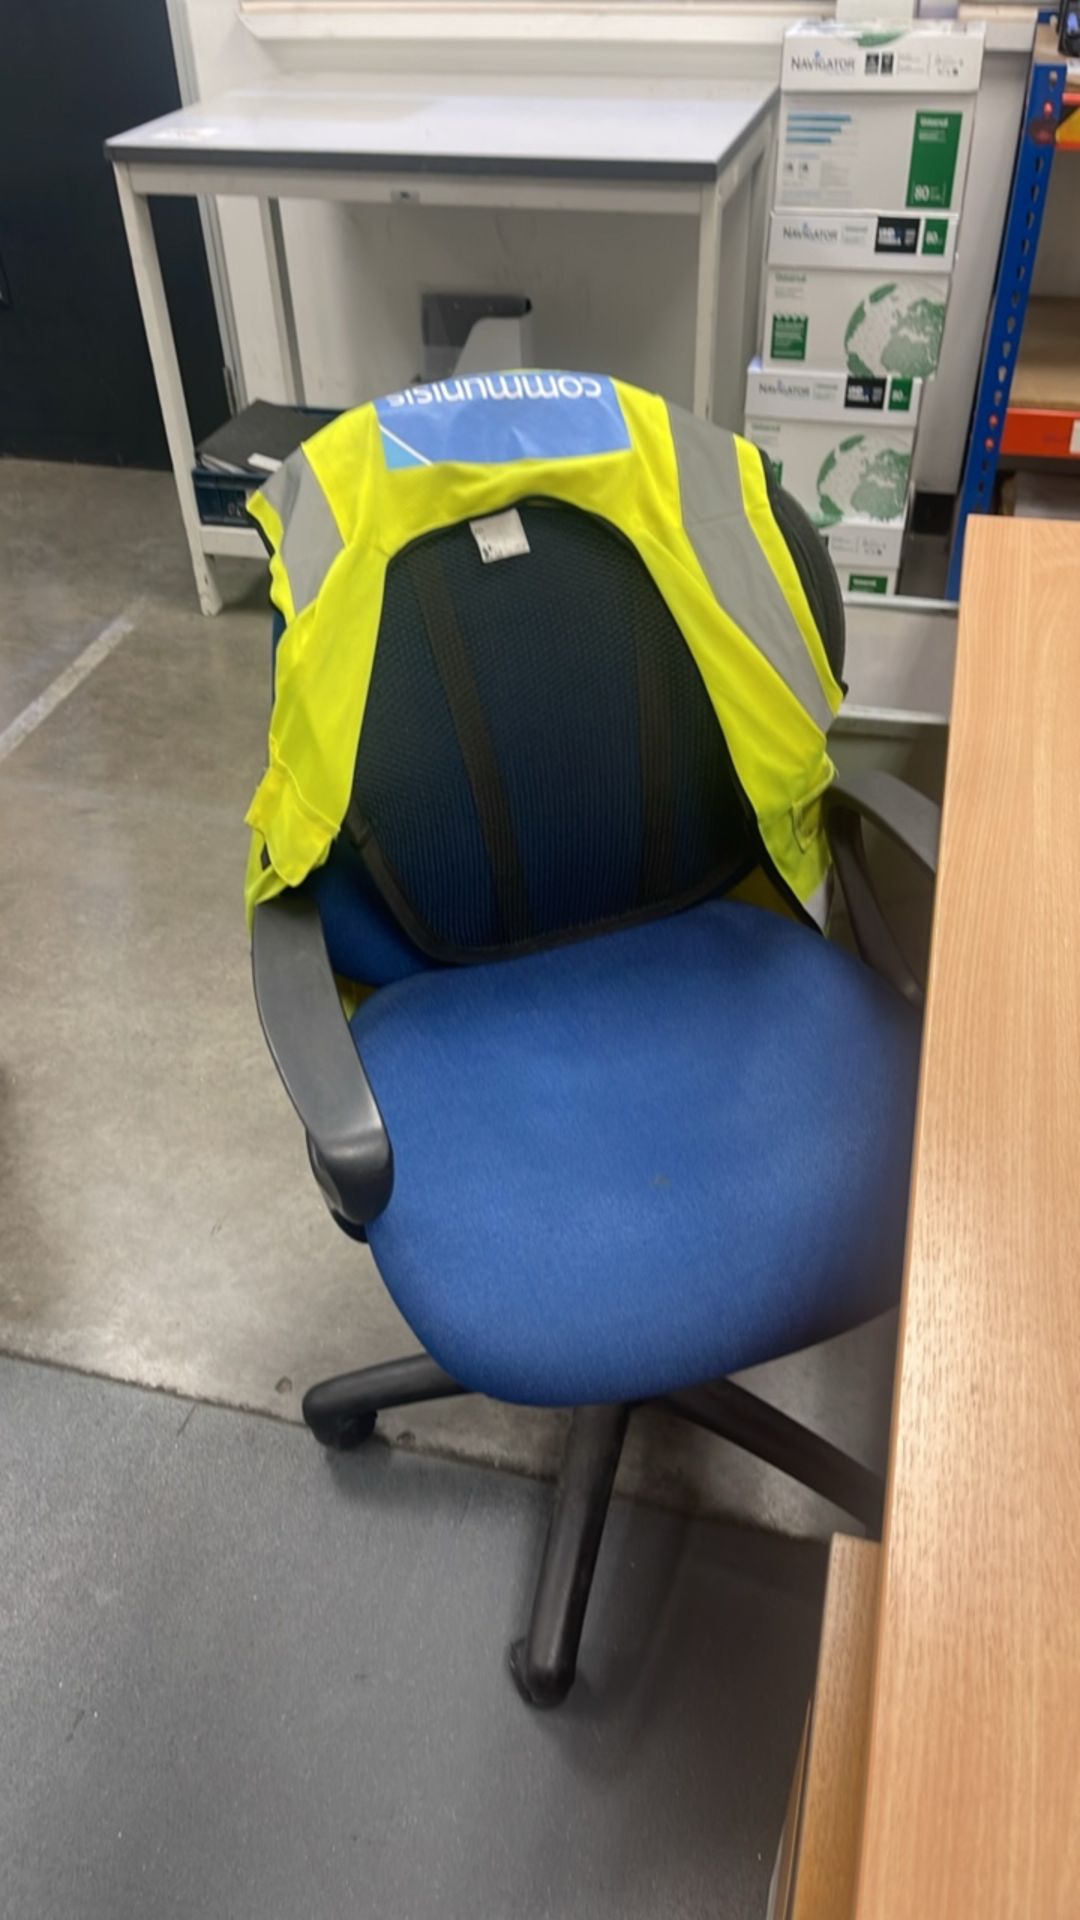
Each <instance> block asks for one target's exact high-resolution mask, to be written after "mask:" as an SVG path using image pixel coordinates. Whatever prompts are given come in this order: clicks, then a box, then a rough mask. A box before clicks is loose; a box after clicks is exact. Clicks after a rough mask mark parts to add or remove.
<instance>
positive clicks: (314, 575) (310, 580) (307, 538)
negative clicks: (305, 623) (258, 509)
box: [262, 447, 345, 613]
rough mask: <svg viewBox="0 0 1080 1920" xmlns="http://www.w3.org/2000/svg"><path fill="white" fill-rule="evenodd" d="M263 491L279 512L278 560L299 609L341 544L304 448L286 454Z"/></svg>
mask: <svg viewBox="0 0 1080 1920" xmlns="http://www.w3.org/2000/svg"><path fill="white" fill-rule="evenodd" d="M262 493H263V496H264V498H265V499H267V500H269V502H270V505H271V506H272V507H274V508H276V510H277V512H278V513H279V514H280V515H281V524H282V527H283V528H284V533H283V536H282V541H281V558H282V560H283V561H284V563H285V571H286V573H287V574H288V576H289V588H290V591H291V593H292V599H293V606H294V607H295V608H296V611H297V613H299V612H300V609H301V607H306V606H307V605H308V603H309V602H310V601H312V600H314V598H315V596H316V594H317V593H318V591H319V588H320V587H321V586H322V583H323V581H324V580H325V579H326V576H327V574H328V573H329V571H330V568H331V566H332V565H333V563H334V561H335V560H336V559H337V556H338V554H339V553H340V552H341V550H342V548H343V547H344V545H345V542H344V540H343V539H342V537H341V535H340V533H339V532H338V525H337V521H336V520H335V519H334V516H333V513H332V512H331V510H330V502H329V500H328V499H327V497H326V495H325V493H324V492H323V490H322V488H321V486H320V485H319V482H318V481H317V480H316V478H315V475H314V472H313V471H312V469H311V467H310V466H309V465H308V460H307V455H306V454H305V453H304V450H303V448H302V447H298V448H297V450H296V452H295V453H290V455H289V458H288V459H287V460H286V462H285V464H284V466H281V467H279V468H278V470H277V472H276V473H275V474H272V475H271V477H270V479H269V480H268V481H267V482H266V485H265V486H264V487H263V488H262Z"/></svg>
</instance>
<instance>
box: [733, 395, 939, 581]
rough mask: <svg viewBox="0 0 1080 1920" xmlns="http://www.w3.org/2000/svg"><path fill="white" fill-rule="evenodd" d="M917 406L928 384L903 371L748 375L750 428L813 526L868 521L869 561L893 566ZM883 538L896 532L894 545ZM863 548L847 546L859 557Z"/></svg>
mask: <svg viewBox="0 0 1080 1920" xmlns="http://www.w3.org/2000/svg"><path fill="white" fill-rule="evenodd" d="M921 402H922V382H921V381H919V380H909V379H906V378H904V377H903V376H893V377H891V378H875V379H865V378H856V377H853V376H851V375H845V374H842V373H828V372H824V373H822V372H800V371H798V370H796V371H794V372H791V373H789V372H787V371H785V372H782V373H773V372H770V371H769V370H768V369H766V368H763V367H761V366H760V365H758V364H757V363H755V364H753V365H751V367H750V369H749V371H748V373H747V379H746V425H745V434H746V438H747V439H748V440H752V441H753V442H754V444H755V446H758V447H760V448H761V449H762V451H763V452H764V453H767V454H768V456H769V458H770V460H771V461H772V462H773V465H774V466H775V467H776V469H777V472H778V474H779V478H780V481H781V484H782V485H783V486H784V487H785V488H786V489H787V491H788V492H789V493H791V494H793V495H794V496H795V499H796V500H798V501H799V502H800V503H801V505H802V506H804V507H805V508H806V511H807V513H808V514H809V515H810V517H811V519H812V520H813V521H814V524H815V525H816V526H818V527H820V528H823V529H827V528H832V527H837V526H838V525H839V524H840V523H842V522H850V521H861V522H866V523H869V524H868V526H867V531H868V533H874V534H876V535H877V536H878V538H877V540H876V542H875V543H873V545H872V548H871V547H868V548H867V549H866V557H867V558H876V559H877V560H878V562H879V563H880V565H881V566H882V567H884V566H885V565H886V564H888V565H891V566H893V567H895V566H898V565H899V557H900V550H899V539H900V537H901V536H902V534H903V529H904V523H905V519H906V514H907V497H908V488H909V483H910V477H911V458H912V453H913V451H914V447H915V428H916V425H917V423H918V418H919V407H920V405H921ZM883 534H886V535H889V536H895V538H893V540H892V544H891V545H890V544H889V540H888V539H886V542H885V544H884V546H883V545H882V541H881V536H882V535H883ZM860 552H861V549H858V548H855V549H850V548H849V554H850V557H851V559H852V560H853V562H854V561H857V560H858V559H859V557H860ZM886 554H888V555H891V558H890V559H889V560H886V559H885V557H884V556H885V555H886Z"/></svg>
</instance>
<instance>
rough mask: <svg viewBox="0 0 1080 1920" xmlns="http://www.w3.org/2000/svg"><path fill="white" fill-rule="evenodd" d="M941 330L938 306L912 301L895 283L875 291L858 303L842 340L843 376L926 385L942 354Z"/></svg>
mask: <svg viewBox="0 0 1080 1920" xmlns="http://www.w3.org/2000/svg"><path fill="white" fill-rule="evenodd" d="M944 325H945V305H944V302H943V301H940V300H931V299H928V298H927V296H926V295H925V294H921V295H919V296H918V297H917V298H916V299H914V300H912V299H910V298H907V297H905V296H904V295H903V293H902V292H901V290H900V289H899V288H898V287H897V285H896V283H895V282H894V281H891V282H887V283H886V285H885V286H883V287H875V288H874V291H873V293H871V294H868V295H867V297H866V299H865V300H860V301H859V304H858V306H857V307H856V309H855V311H854V313H853V314H852V316H851V319H850V320H849V321H848V325H847V332H846V333H845V335H844V351H845V353H846V355H847V364H848V372H849V373H854V374H858V375H860V376H861V377H862V378H863V379H873V378H875V377H879V376H880V375H882V374H886V373H903V374H907V376H908V377H909V378H910V379H917V380H925V379H927V378H928V377H929V375H930V374H932V373H933V371H934V369H935V367H936V366H937V363H938V357H939V355H940V353H941V334H942V329H943V327H944Z"/></svg>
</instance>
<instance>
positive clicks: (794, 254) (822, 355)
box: [762, 212, 953, 380]
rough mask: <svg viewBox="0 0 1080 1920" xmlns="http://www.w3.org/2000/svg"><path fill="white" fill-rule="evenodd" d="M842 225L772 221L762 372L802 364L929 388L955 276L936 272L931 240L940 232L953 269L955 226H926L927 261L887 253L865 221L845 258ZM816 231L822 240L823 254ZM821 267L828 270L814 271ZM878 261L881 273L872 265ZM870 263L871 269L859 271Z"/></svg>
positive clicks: (801, 219) (786, 217)
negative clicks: (901, 379)
mask: <svg viewBox="0 0 1080 1920" xmlns="http://www.w3.org/2000/svg"><path fill="white" fill-rule="evenodd" d="M898 218H901V219H902V218H903V216H894V215H885V216H881V215H866V216H863V217H862V219H863V222H864V224H865V223H869V222H874V223H880V222H882V221H884V222H885V223H886V225H887V226H888V227H889V228H890V229H892V228H894V227H895V225H896V221H897V219H898ZM844 225H845V223H844V222H838V221H831V220H827V221H821V222H819V223H817V226H816V225H815V220H814V217H813V216H811V215H801V214H800V215H799V216H797V217H796V216H794V215H792V214H789V213H784V212H779V213H774V214H773V215H772V217H771V220H770V223H769V252H768V264H767V272H766V276H765V339H764V345H763V349H762V359H763V360H764V362H765V365H766V366H767V367H783V366H790V365H795V364H801V365H802V366H804V367H818V368H821V369H823V370H825V371H835V372H840V371H843V372H845V373H854V374H859V375H862V376H864V377H867V378H870V377H880V376H883V375H886V374H891V373H898V374H902V375H903V376H904V377H905V378H907V379H913V380H925V379H926V378H927V377H928V376H929V375H930V374H932V373H933V372H934V371H935V369H936V367H937V363H938V359H939V357H940V354H941V336H942V333H943V332H944V328H945V307H946V304H947V301H948V297H949V275H948V273H947V272H944V271H939V270H938V267H939V257H938V256H936V255H935V254H933V253H930V252H928V251H926V247H925V236H926V233H927V232H928V230H929V229H930V228H932V227H934V226H936V227H938V228H943V229H944V231H943V232H942V234H941V235H940V236H939V238H938V241H936V242H935V244H938V243H940V244H941V245H942V248H943V251H942V253H941V255H940V261H944V260H946V259H951V257H952V246H953V232H952V227H951V224H950V223H948V222H945V221H943V220H942V219H941V218H940V217H939V216H934V217H933V218H931V219H925V220H920V222H919V229H920V235H921V236H922V237H921V238H920V240H919V243H918V244H919V245H920V246H921V247H922V248H923V251H921V252H919V251H912V250H911V249H910V248H907V247H902V246H901V247H893V246H890V248H889V250H888V251H887V252H880V251H879V250H878V249H877V243H876V240H874V241H873V242H871V239H870V237H869V229H868V228H867V230H866V231H864V230H863V227H862V226H860V223H859V222H858V221H855V222H852V227H853V231H854V234H855V238H854V241H853V243H852V245H851V247H850V249H848V250H847V251H845V250H844V247H843V245H842V244H840V243H841V241H842V237H843V228H844ZM818 227H820V229H821V231H822V232H823V233H824V243H823V244H822V245H821V246H820V248H819V247H818V242H817V239H816V238H815V234H816V232H817V230H818ZM874 233H875V234H876V233H877V225H876V224H875V226H874ZM808 236H809V237H808ZM895 237H896V236H895V234H894V235H893V238H894V239H895ZM868 247H869V251H867V248H868ZM819 258H820V261H821V264H816V262H817V261H818V260H819ZM875 259H877V260H878V261H879V264H878V265H877V266H875V265H873V264H872V263H873V261H874V260H875ZM867 261H868V262H869V263H870V264H862V263H863V262H867ZM930 268H933V269H934V271H928V269H930Z"/></svg>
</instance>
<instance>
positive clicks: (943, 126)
mask: <svg viewBox="0 0 1080 1920" xmlns="http://www.w3.org/2000/svg"><path fill="white" fill-rule="evenodd" d="M982 52H983V34H982V29H981V27H978V26H961V25H957V24H956V23H953V22H947V23H939V22H928V21H912V22H908V23H906V24H904V25H897V26H894V27H890V26H886V25H882V24H881V23H879V24H877V25H875V26H867V27H860V26H858V25H852V24H849V23H847V22H840V21H809V22H805V23H803V24H802V25H800V26H797V27H792V28H791V29H790V30H789V31H788V33H787V34H786V35H785V38H784V54H783V64H782V69H781V87H782V96H781V114H780V154H779V162H778V168H777V187H776V206H775V209H774V211H773V214H772V216H771V219H770V223H769V241H768V252H767V259H766V291H765V337H764V341H763V343H762V354H761V361H760V362H756V363H755V365H754V366H753V367H752V368H751V370H750V374H749V379H748V385H747V400H746V431H747V434H748V436H749V437H750V438H751V439H753V440H755V441H756V442H757V443H758V445H760V446H761V447H763V448H764V449H765V451H766V452H768V453H769V454H770V456H771V457H772V458H774V459H775V460H776V462H777V464H778V465H779V466H780V467H781V469H782V473H783V481H784V485H785V486H786V487H788V488H789V490H790V491H791V492H792V493H793V494H794V495H795V497H796V498H797V499H799V500H800V501H801V502H802V504H803V505H804V506H805V507H806V508H807V510H808V512H809V513H810V514H811V515H812V517H813V518H814V520H815V522H816V524H817V525H818V526H820V527H821V529H822V532H823V534H824V536H825V538H826V539H827V541H828V544H829V548H830V551H831V552H832V555H833V558H834V560H835V561H836V562H837V566H838V568H839V570H840V573H841V578H842V581H843V583H844V585H845V587H848V588H850V589H851V590H853V591H855V590H861V591H864V592H866V591H869V592H895V589H896V578H897V572H898V568H899V564H900V549H901V544H902V540H903V532H904V525H905V520H906V514H907V502H908V497H909V489H910V469H911V459H912V453H913V450H914V442H915V428H916V423H917V420H918V414H919V407H920V404H921V397H922V383H923V381H925V380H928V379H930V378H932V377H933V375H934V374H935V373H936V371H937V367H938V361H939V358H940V353H941V341H942V334H943V332H944V325H945V311H946V306H947V304H948V297H949V285H950V280H951V275H952V267H953V261H954V257H955V253H956V246H957V230H958V225H959V209H960V205H961V201H962V198H963V190H964V179H965V175H966V172H967V163H968V152H969V148H970V145H971V131H972V124H973V121H974V113H975V95H976V91H977V88H978V84H979V77H980V73H981V69H982Z"/></svg>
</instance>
